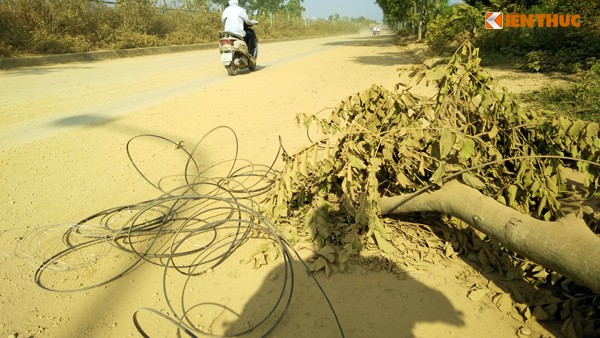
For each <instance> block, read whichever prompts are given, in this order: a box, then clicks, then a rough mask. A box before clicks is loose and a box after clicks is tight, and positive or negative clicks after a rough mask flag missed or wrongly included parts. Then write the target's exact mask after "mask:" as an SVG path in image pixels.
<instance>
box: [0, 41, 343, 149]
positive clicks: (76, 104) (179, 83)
mask: <svg viewBox="0 0 600 338" xmlns="http://www.w3.org/2000/svg"><path fill="white" fill-rule="evenodd" d="M338 39H339V38H327V39H314V40H303V41H291V42H280V43H270V44H262V45H261V46H260V51H261V55H260V59H259V61H260V65H259V70H261V68H263V69H264V70H265V72H266V71H267V69H266V68H281V67H286V66H287V67H294V66H293V63H294V62H295V61H297V60H299V59H302V58H306V57H307V56H309V55H314V54H319V53H322V52H324V51H326V50H329V49H332V48H335V46H336V45H335V44H332V43H335V41H337V40H338ZM236 80H237V79H232V78H229V77H228V76H226V72H225V69H224V68H223V67H222V66H221V64H220V62H219V58H218V54H217V51H216V50H202V51H193V52H181V53H174V54H166V55H165V54H163V55H158V56H147V57H135V58H125V59H118V60H109V61H102V62H89V63H73V64H60V65H51V66H40V67H33V68H22V69H16V70H9V71H0V83H2V86H0V103H1V106H0V147H7V146H12V145H18V144H25V143H29V142H31V141H35V140H39V139H41V138H44V137H48V136H51V135H54V134H56V133H58V132H60V131H61V130H64V129H68V128H73V127H75V126H81V125H86V124H93V123H97V122H101V121H104V120H106V119H113V118H116V117H119V116H122V115H125V114H127V113H129V112H131V111H135V110H139V109H143V108H145V107H149V106H153V105H156V104H158V103H160V102H164V101H165V100H170V99H173V98H176V97H179V96H183V95H187V94H191V93H195V92H198V91H200V90H201V89H203V88H206V87H208V86H213V85H215V84H218V83H224V82H230V83H229V85H230V86H231V88H232V91H238V90H244V89H243V88H240V86H239V85H238V83H239V81H237V82H236Z"/></svg>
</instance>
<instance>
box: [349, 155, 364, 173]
mask: <svg viewBox="0 0 600 338" xmlns="http://www.w3.org/2000/svg"><path fill="white" fill-rule="evenodd" d="M349 163H350V166H351V167H352V168H356V169H359V170H363V169H367V165H366V164H365V163H364V162H363V161H362V160H361V159H359V158H358V157H356V156H354V155H350V161H349Z"/></svg>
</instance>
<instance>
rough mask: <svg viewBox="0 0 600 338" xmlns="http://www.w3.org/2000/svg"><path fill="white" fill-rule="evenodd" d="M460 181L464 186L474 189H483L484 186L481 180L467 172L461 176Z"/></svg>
mask: <svg viewBox="0 0 600 338" xmlns="http://www.w3.org/2000/svg"><path fill="white" fill-rule="evenodd" d="M462 179H463V181H464V182H465V184H466V185H468V186H470V187H471V188H474V189H483V188H485V186H486V185H485V183H483V181H482V180H480V179H479V178H478V177H477V176H475V175H474V174H472V173H470V172H468V171H467V172H464V173H463V174H462Z"/></svg>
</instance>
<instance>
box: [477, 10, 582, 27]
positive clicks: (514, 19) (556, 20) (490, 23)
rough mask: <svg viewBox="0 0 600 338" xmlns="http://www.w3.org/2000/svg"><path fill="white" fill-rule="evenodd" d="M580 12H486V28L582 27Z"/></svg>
mask: <svg viewBox="0 0 600 338" xmlns="http://www.w3.org/2000/svg"><path fill="white" fill-rule="evenodd" d="M580 26H581V15H579V14H520V13H508V14H504V13H502V12H486V13H485V28H486V29H503V28H522V27H546V28H558V27H580Z"/></svg>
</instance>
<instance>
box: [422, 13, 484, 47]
mask: <svg viewBox="0 0 600 338" xmlns="http://www.w3.org/2000/svg"><path fill="white" fill-rule="evenodd" d="M481 21H482V20H481V13H480V12H479V11H478V10H477V9H475V8H474V7H471V6H469V5H464V4H458V5H455V6H453V7H452V11H451V13H450V15H449V16H442V15H440V16H438V17H437V18H436V19H435V20H433V21H431V22H430V23H429V24H428V25H427V35H426V37H425V42H426V43H427V45H428V46H429V48H430V49H431V50H432V51H433V52H434V53H438V54H443V53H445V52H449V51H453V50H454V49H455V48H456V46H458V45H459V44H461V43H462V42H464V41H465V40H469V41H470V42H473V40H474V38H475V36H476V34H477V31H478V30H479V29H480V28H481Z"/></svg>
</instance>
